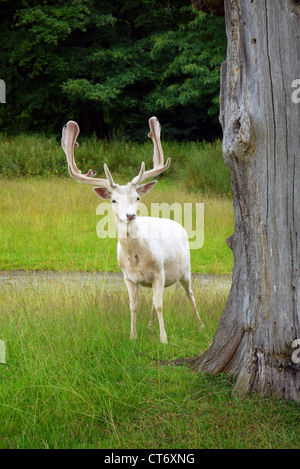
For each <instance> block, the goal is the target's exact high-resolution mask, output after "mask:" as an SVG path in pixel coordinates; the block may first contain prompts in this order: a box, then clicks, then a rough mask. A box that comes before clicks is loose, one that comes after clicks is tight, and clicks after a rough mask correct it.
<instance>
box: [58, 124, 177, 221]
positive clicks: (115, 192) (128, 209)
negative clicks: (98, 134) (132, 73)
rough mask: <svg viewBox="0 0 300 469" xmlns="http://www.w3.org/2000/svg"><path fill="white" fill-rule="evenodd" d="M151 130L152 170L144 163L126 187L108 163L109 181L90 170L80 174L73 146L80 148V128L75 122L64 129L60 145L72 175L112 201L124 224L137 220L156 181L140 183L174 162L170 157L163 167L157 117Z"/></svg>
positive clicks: (106, 171)
mask: <svg viewBox="0 0 300 469" xmlns="http://www.w3.org/2000/svg"><path fill="white" fill-rule="evenodd" d="M149 127H150V133H149V135H148V137H149V138H151V139H152V141H153V144H154V154H153V169H151V170H149V171H145V163H144V162H143V163H142V165H141V169H140V172H139V174H138V175H137V176H136V177H134V178H133V179H132V181H131V182H129V183H128V184H127V185H124V186H120V185H119V184H116V183H115V182H114V180H113V178H112V175H111V173H110V171H109V169H108V166H107V164H106V163H104V172H105V175H106V179H100V178H95V177H94V176H95V174H96V173H95V172H94V171H92V170H91V169H89V171H88V172H87V174H81V171H79V169H78V168H77V166H76V163H75V159H74V147H75V146H78V143H77V142H76V139H77V137H78V135H79V126H78V124H77V123H76V122H74V121H69V122H68V123H67V124H66V125H64V127H63V130H62V139H61V146H62V148H63V150H64V152H65V154H66V156H67V161H68V168H69V173H70V176H71V177H73V178H74V179H76V180H77V181H79V182H82V183H84V184H90V185H94V186H98V187H95V188H94V191H95V192H96V194H97V195H98V196H99V197H101V198H102V199H108V200H110V201H111V202H112V207H113V211H114V213H115V215H116V217H118V219H119V220H120V221H123V222H125V223H130V222H131V221H133V220H134V219H135V218H136V212H137V206H138V201H139V199H140V196H141V195H143V194H146V193H147V192H148V191H149V190H150V189H152V187H153V186H155V184H156V182H157V181H151V182H148V183H146V184H141V182H143V181H145V180H146V179H150V178H153V177H155V176H158V175H159V174H161V173H162V172H163V171H165V170H166V169H168V167H169V166H170V163H171V160H170V158H168V160H167V162H166V164H164V155H163V150H162V146H161V142H160V124H159V122H158V120H157V118H156V117H151V118H150V119H149Z"/></svg>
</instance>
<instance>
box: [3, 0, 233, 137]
mask: <svg viewBox="0 0 300 469" xmlns="http://www.w3.org/2000/svg"><path fill="white" fill-rule="evenodd" d="M0 9H1V30H0V41H1V51H0V77H1V79H4V80H5V82H6V85H7V104H6V105H5V106H1V107H0V125H1V127H2V129H5V130H6V131H10V132H11V131H15V132H19V131H20V130H22V131H31V130H34V131H46V132H48V133H49V132H55V133H57V132H60V129H61V126H62V125H63V123H64V122H65V121H66V120H68V119H69V118H73V119H77V120H78V121H79V123H80V126H81V128H82V133H87V134H91V133H92V132H94V131H95V132H96V133H97V134H98V136H100V137H103V136H107V135H108V134H112V133H113V132H119V131H120V130H122V129H124V130H126V133H127V132H128V135H129V137H130V138H134V139H138V138H144V131H142V134H140V133H139V132H140V130H137V129H140V122H141V121H146V120H147V118H148V117H149V115H153V114H159V117H160V120H161V122H162V123H165V121H167V120H168V121H169V126H168V128H167V134H166V135H165V136H168V135H169V136H175V135H176V137H177V138H178V137H180V135H181V136H182V137H187V138H201V136H202V137H203V136H209V135H210V136H213V135H217V134H219V132H220V127H219V125H218V123H217V114H218V95H219V80H218V74H219V66H220V63H221V62H222V61H223V60H224V57H225V50H226V37H225V27H224V20H223V18H214V17H209V16H207V15H205V14H203V13H201V12H196V11H195V9H193V8H192V7H191V6H190V1H189V0H184V1H183V2H182V1H181V0H180V1H179V0H160V1H158V0H152V1H150V2H149V0H139V1H135V0H123V1H116V2H110V1H108V0H103V1H101V2H97V1H96V0H64V1H55V2H54V1H51V0H44V1H43V2H37V1H30V2H28V1H25V0H12V1H9V2H8V1H7V0H0ZM196 38H197V40H196ZM197 110H198V111H197ZM164 128H165V126H164ZM183 128H185V132H184V133H183V132H182V131H181V133H180V129H183Z"/></svg>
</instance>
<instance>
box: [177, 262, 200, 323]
mask: <svg viewBox="0 0 300 469" xmlns="http://www.w3.org/2000/svg"><path fill="white" fill-rule="evenodd" d="M179 282H180V283H181V285H182V286H183V288H184V291H185V293H186V296H187V297H188V299H189V301H190V303H191V305H192V308H193V310H194V312H195V315H196V319H197V322H198V324H199V327H200V328H201V329H202V328H203V327H204V324H203V322H202V321H201V319H200V316H199V313H198V310H197V305H196V301H195V297H194V293H193V290H192V288H191V283H192V282H191V274H190V272H189V271H188V272H186V273H185V274H184V275H183V276H182V277H181V279H180V280H179Z"/></svg>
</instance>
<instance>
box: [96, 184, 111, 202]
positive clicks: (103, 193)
mask: <svg viewBox="0 0 300 469" xmlns="http://www.w3.org/2000/svg"><path fill="white" fill-rule="evenodd" d="M93 190H94V191H95V192H96V194H97V195H98V196H99V197H101V199H110V196H111V192H109V190H108V189H106V188H105V187H94V188H93Z"/></svg>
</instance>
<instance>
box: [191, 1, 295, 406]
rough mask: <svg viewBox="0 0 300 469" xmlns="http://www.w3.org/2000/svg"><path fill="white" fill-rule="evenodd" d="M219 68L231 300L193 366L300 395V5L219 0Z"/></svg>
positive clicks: (239, 384)
mask: <svg viewBox="0 0 300 469" xmlns="http://www.w3.org/2000/svg"><path fill="white" fill-rule="evenodd" d="M225 18H226V28H227V37H228V50H227V60H226V62H225V63H224V64H223V65H222V69H221V110H220V121H221V124H222V127H223V154H224V160H225V163H226V164H227V166H228V167H229V168H230V171H231V176H232V190H233V204H234V210H235V228H234V234H233V235H232V236H231V237H230V238H229V239H228V240H227V242H228V245H229V247H230V248H231V249H232V250H233V254H234V269H233V279H232V288H231V291H230V295H229V298H228V301H227V304H226V306H225V309H224V311H223V315H222V317H221V319H220V321H219V324H218V329H217V332H216V334H215V337H214V340H213V343H212V345H211V346H210V348H209V349H208V350H207V351H206V352H205V353H204V355H202V356H201V357H196V358H193V359H191V360H190V362H189V364H190V366H192V367H193V368H194V369H195V370H201V371H204V372H209V373H213V374H217V373H220V372H225V373H227V374H228V375H230V376H233V377H235V378H236V385H235V389H236V390H237V391H240V392H242V393H245V392H248V391H251V390H255V391H258V392H259V393H261V394H262V395H271V394H273V395H274V394H275V395H277V396H280V397H283V398H285V399H292V400H298V401H299V399H300V396H299V392H300V367H299V364H297V363H295V361H297V360H293V359H292V354H293V352H294V349H293V348H292V342H293V340H295V339H297V338H298V339H300V277H299V268H300V259H299V250H300V240H299V235H300V154H299V148H300V136H299V124H300V104H299V103H298V104H297V103H294V102H293V100H292V93H293V91H294V90H293V88H292V82H293V81H294V80H295V79H297V78H300V66H299V51H300V40H299V37H300V5H299V2H296V1H292V0H280V1H279V0H225Z"/></svg>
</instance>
